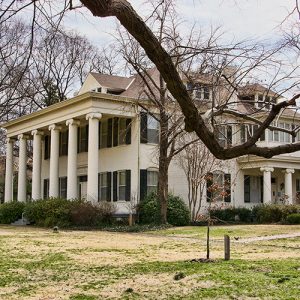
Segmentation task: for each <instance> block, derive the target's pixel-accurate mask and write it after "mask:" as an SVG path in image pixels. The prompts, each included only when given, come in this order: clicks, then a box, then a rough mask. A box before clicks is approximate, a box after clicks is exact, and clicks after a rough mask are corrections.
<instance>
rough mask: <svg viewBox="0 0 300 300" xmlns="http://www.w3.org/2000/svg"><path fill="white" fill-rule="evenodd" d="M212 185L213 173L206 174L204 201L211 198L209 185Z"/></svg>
mask: <svg viewBox="0 0 300 300" xmlns="http://www.w3.org/2000/svg"><path fill="white" fill-rule="evenodd" d="M212 185H213V173H207V175H206V201H207V202H210V201H211V198H212V191H211V186H212Z"/></svg>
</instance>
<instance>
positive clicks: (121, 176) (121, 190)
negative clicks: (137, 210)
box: [118, 171, 126, 200]
mask: <svg viewBox="0 0 300 300" xmlns="http://www.w3.org/2000/svg"><path fill="white" fill-rule="evenodd" d="M125 193H126V171H119V172H118V200H126V199H125Z"/></svg>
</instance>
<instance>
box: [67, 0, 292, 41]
mask: <svg viewBox="0 0 300 300" xmlns="http://www.w3.org/2000/svg"><path fill="white" fill-rule="evenodd" d="M130 2H131V3H132V5H133V7H134V8H135V9H136V10H137V11H138V13H139V14H141V15H142V16H143V15H144V14H146V13H147V9H146V6H145V4H144V3H143V2H144V1H141V0H138V1H130ZM294 6H295V1H293V0H178V1H177V7H178V14H179V16H180V17H181V19H182V20H183V21H184V22H185V23H186V25H185V26H186V27H187V28H188V27H189V26H192V24H193V23H195V22H196V23H197V25H198V26H199V27H202V28H205V27H210V26H211V25H212V26H222V28H223V31H225V32H227V36H228V38H230V39H231V38H232V37H235V38H236V39H238V40H240V39H248V38H259V39H274V38H276V36H278V33H279V30H280V26H281V23H282V21H283V20H284V19H285V18H286V17H287V15H288V14H289V13H290V12H291V11H292V9H293V7H294ZM64 24H65V26H66V27H67V28H68V29H76V30H77V31H79V32H81V33H82V34H84V35H86V36H87V37H88V38H89V39H91V40H93V41H94V42H95V43H97V44H106V43H107V42H108V41H109V40H110V39H111V34H112V33H113V30H114V28H115V24H116V20H115V19H114V18H104V19H100V18H94V17H93V16H92V15H91V14H90V13H89V12H85V11H84V10H79V11H73V12H70V13H68V15H67V18H65V23H64ZM285 26H287V24H286V23H285Z"/></svg>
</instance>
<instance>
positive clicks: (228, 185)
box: [224, 174, 231, 202]
mask: <svg viewBox="0 0 300 300" xmlns="http://www.w3.org/2000/svg"><path fill="white" fill-rule="evenodd" d="M224 190H225V193H226V196H225V197H224V201H225V202H231V174H225V175H224Z"/></svg>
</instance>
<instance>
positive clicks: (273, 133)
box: [269, 122, 292, 143]
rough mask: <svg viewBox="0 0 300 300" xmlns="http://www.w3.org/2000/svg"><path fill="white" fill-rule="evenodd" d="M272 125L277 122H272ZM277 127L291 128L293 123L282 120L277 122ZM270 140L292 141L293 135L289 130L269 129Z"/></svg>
mask: <svg viewBox="0 0 300 300" xmlns="http://www.w3.org/2000/svg"><path fill="white" fill-rule="evenodd" d="M272 126H276V123H272ZM277 127H279V128H283V129H287V130H291V128H292V125H291V124H289V123H284V122H280V123H278V124H277ZM269 141H275V142H281V143H290V142H291V141H292V136H291V135H290V134H289V133H287V132H283V131H279V130H271V129H269Z"/></svg>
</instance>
